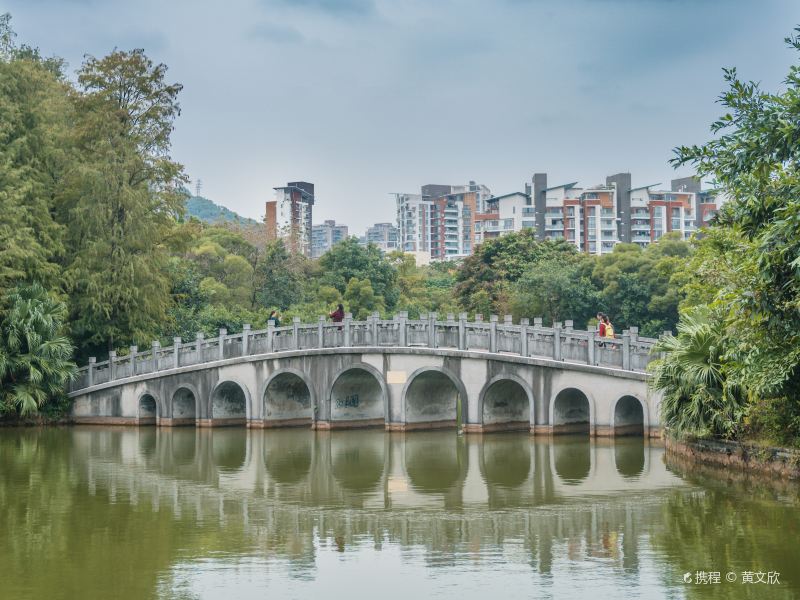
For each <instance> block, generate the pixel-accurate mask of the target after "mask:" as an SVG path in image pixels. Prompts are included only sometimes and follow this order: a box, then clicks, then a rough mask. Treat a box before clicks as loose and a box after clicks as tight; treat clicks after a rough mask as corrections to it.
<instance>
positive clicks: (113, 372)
mask: <svg viewBox="0 0 800 600" xmlns="http://www.w3.org/2000/svg"><path fill="white" fill-rule="evenodd" d="M116 378H117V352H116V350H111V351H109V353H108V380H109V381H114V380H115V379H116Z"/></svg>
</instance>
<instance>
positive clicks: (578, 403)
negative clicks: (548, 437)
mask: <svg viewBox="0 0 800 600" xmlns="http://www.w3.org/2000/svg"><path fill="white" fill-rule="evenodd" d="M590 418H591V411H590V408H589V399H588V398H587V397H586V394H584V393H583V392H582V391H580V390H578V389H575V388H567V389H565V390H561V391H560V392H559V393H558V395H557V396H556V399H555V402H554V403H553V433H554V434H573V433H589V431H590V427H591V426H590V423H589V422H590Z"/></svg>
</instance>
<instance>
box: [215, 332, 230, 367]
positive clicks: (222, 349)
mask: <svg viewBox="0 0 800 600" xmlns="http://www.w3.org/2000/svg"><path fill="white" fill-rule="evenodd" d="M227 335H228V330H227V329H225V328H221V329H220V330H219V345H218V346H217V347H218V348H219V359H220V360H222V359H223V358H225V336H227Z"/></svg>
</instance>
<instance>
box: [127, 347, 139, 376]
mask: <svg viewBox="0 0 800 600" xmlns="http://www.w3.org/2000/svg"><path fill="white" fill-rule="evenodd" d="M128 351H129V352H130V357H131V377H133V376H134V375H136V353H137V352H138V351H139V348H138V347H137V346H131V347H130V348H128Z"/></svg>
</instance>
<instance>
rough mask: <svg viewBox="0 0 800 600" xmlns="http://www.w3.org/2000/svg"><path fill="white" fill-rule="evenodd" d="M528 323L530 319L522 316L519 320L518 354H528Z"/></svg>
mask: <svg viewBox="0 0 800 600" xmlns="http://www.w3.org/2000/svg"><path fill="white" fill-rule="evenodd" d="M528 325H530V320H528V319H527V318H523V319H520V320H519V354H520V356H528Z"/></svg>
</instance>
